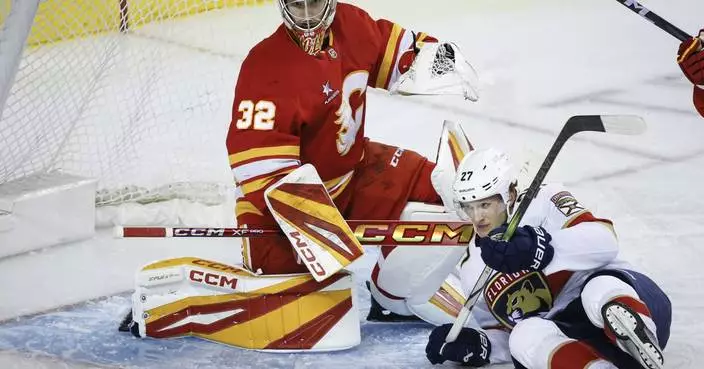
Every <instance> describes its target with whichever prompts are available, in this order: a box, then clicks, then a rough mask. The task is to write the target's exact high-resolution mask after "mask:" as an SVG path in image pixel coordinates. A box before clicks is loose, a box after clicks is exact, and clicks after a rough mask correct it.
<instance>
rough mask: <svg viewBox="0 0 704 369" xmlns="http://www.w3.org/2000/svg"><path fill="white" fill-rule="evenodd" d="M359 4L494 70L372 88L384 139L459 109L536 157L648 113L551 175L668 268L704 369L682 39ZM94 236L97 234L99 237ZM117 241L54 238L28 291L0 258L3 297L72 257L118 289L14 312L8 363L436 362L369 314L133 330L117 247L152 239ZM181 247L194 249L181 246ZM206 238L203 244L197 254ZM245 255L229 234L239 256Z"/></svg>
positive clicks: (485, 8)
mask: <svg viewBox="0 0 704 369" xmlns="http://www.w3.org/2000/svg"><path fill="white" fill-rule="evenodd" d="M355 3H357V4H360V5H361V6H363V7H365V8H366V9H368V10H369V12H370V13H371V14H372V15H373V16H375V17H385V18H389V19H392V20H394V21H397V22H398V23H400V24H403V25H405V26H407V27H409V28H412V29H418V30H423V31H427V32H430V33H431V34H433V35H436V36H438V37H440V38H442V39H449V40H454V41H457V43H458V44H459V45H460V47H461V49H462V50H463V52H464V53H465V55H466V56H467V58H468V59H469V60H470V61H472V62H473V63H474V65H475V67H476V68H477V70H478V72H479V75H480V77H481V78H482V81H483V82H482V86H481V91H480V92H481V99H480V101H479V102H478V103H475V104H472V103H469V102H464V101H460V100H458V99H454V98H433V97H412V98H401V97H395V96H388V95H385V94H384V93H382V92H375V91H370V92H369V103H368V105H367V106H368V108H367V111H368V116H367V125H366V132H367V135H368V136H369V137H371V138H373V139H376V140H381V141H383V142H386V143H389V144H396V145H400V146H403V147H406V148H409V149H414V150H416V151H418V152H420V153H422V154H424V155H428V156H432V155H434V149H435V147H436V141H437V139H438V137H439V135H440V126H441V122H442V120H443V119H451V120H457V121H459V122H462V124H463V126H464V128H465V130H466V131H467V133H468V134H469V136H470V138H471V139H472V141H473V143H474V144H475V145H476V146H488V145H495V146H499V147H501V148H503V149H506V150H508V151H510V152H512V153H514V154H525V153H526V152H534V154H535V155H536V156H538V157H540V156H541V155H543V154H544V153H545V152H547V149H548V147H549V144H550V143H551V142H552V140H553V138H554V136H555V134H556V133H557V131H558V130H559V128H560V127H561V125H562V124H563V123H564V121H565V120H566V119H567V118H568V117H569V116H571V115H579V114H637V115H640V116H642V117H643V118H644V119H645V120H646V122H647V124H648V126H649V130H648V132H646V133H645V134H644V135H642V136H638V137H606V136H603V135H599V134H583V135H581V136H578V137H576V138H575V139H574V141H571V142H570V143H568V144H567V146H566V147H565V150H564V153H563V154H561V156H560V158H559V159H558V160H557V162H556V164H555V166H554V167H553V170H552V171H551V172H550V174H549V176H548V180H554V181H562V182H565V183H566V184H567V185H568V186H570V187H571V189H573V190H574V191H573V192H574V193H575V195H576V196H577V197H579V198H580V199H581V200H583V202H584V203H586V204H587V205H589V206H591V207H592V208H593V209H594V212H595V214H596V215H597V216H599V217H605V218H610V219H612V220H613V221H614V223H615V227H616V230H617V232H618V235H619V238H620V242H621V246H622V253H623V256H624V257H625V258H627V259H629V260H630V261H632V262H633V263H634V264H636V265H637V266H639V267H640V269H641V270H642V271H644V272H646V273H648V274H649V275H651V276H652V277H653V278H654V279H655V280H656V281H658V282H659V283H660V284H661V285H662V287H663V288H664V290H665V291H666V292H668V294H669V295H670V297H671V299H672V302H673V309H674V315H673V319H674V320H673V325H672V335H671V340H670V343H669V345H668V347H667V349H666V351H665V353H666V366H667V367H668V368H699V367H700V363H701V362H703V361H704V343H702V341H703V338H704V334H702V331H703V330H704V329H703V328H704V327H703V325H702V323H701V311H702V309H703V308H704V292H702V288H701V285H702V283H703V282H704V278H702V274H701V261H702V257H701V251H702V246H701V245H700V242H701V239H702V238H704V227H703V226H702V224H704V213H703V212H702V208H703V205H704V201H703V200H702V197H701V195H700V194H699V187H700V183H701V180H702V179H703V178H704V175H703V174H702V173H703V172H702V171H703V170H704V169H702V168H704V143H703V142H702V140H703V139H704V119H702V118H701V117H699V116H697V115H696V114H695V112H694V110H693V107H692V106H691V86H690V85H689V84H688V83H687V82H686V81H685V79H684V78H683V77H682V76H681V72H680V70H679V68H678V67H677V65H676V63H675V52H676V49H677V41H676V40H675V39H674V38H672V37H671V36H669V35H667V34H665V33H664V32H662V31H660V30H659V29H657V28H656V27H654V26H653V25H652V24H650V23H648V22H645V21H643V20H642V19H640V18H639V17H638V16H636V15H635V14H633V13H632V12H630V11H628V10H626V9H625V8H623V7H622V6H621V5H619V4H618V3H617V2H615V1H610V0H593V1H589V2H586V1H582V2H580V1H575V0H561V1H558V0H535V1H530V2H526V1H502V2H497V1H491V0H476V1H466V0H435V1H432V2H413V4H412V5H410V4H409V3H410V2H408V1H402V0H386V1H383V2H380V1H371V0H364V1H362V0H360V1H355ZM646 5H647V6H648V7H650V8H651V9H653V10H655V11H656V12H658V13H659V14H660V15H661V16H663V17H666V18H668V19H669V20H670V21H671V22H672V23H674V24H676V25H678V26H680V27H681V28H683V29H685V30H687V31H689V32H694V31H695V30H698V29H699V28H700V27H701V26H703V25H704V24H702V17H701V16H694V15H696V14H704V2H702V1H699V0H680V1H673V0H669V1H666V0H651V1H648V2H647V4H646ZM275 21H276V11H275V9H274V8H273V7H270V8H265V9H260V10H259V11H251V12H248V13H247V18H246V22H251V27H262V28H265V29H273V27H274V25H275ZM212 22H213V23H212V24H213V25H216V24H217V23H215V22H223V27H224V28H226V27H227V25H228V24H231V22H233V21H232V20H231V19H227V18H225V17H222V16H218V17H216V18H214V19H213V20H212ZM238 22H242V20H241V19H240V20H238ZM193 32H197V31H196V30H195V28H194V31H193ZM259 33H261V34H262V35H263V34H266V32H263V31H262V32H259ZM224 37H236V36H232V35H228V34H225V35H224ZM206 41H207V40H206ZM184 78H187V76H184ZM323 82H324V81H323ZM223 124H227V122H223ZM99 237H101V236H99ZM91 242H92V243H94V244H95V245H98V246H99V247H97V246H96V248H93V249H90V245H91ZM111 242H117V241H111V240H110V239H104V238H100V239H96V240H92V241H89V242H88V243H82V244H81V245H78V246H72V245H65V246H61V247H62V249H60V250H57V251H47V252H48V253H52V252H55V253H57V254H58V253H61V254H62V255H64V256H63V257H62V258H61V259H60V260H61V264H60V265H59V264H55V266H54V269H51V268H52V266H51V265H52V264H51V263H50V262H49V261H46V262H44V263H43V264H41V265H42V266H43V267H44V268H49V269H48V270H47V269H43V270H42V273H45V274H44V275H47V276H49V278H42V279H37V280H35V281H34V282H33V285H32V288H33V289H31V290H28V289H27V288H26V287H25V286H26V283H25V284H23V283H20V282H16V283H13V281H12V279H9V278H12V276H13V275H14V276H16V277H17V278H20V277H22V278H26V277H24V276H23V275H21V274H19V273H20V272H19V271H21V270H22V269H17V268H18V267H17V266H13V265H14V264H12V263H13V260H12V258H10V260H7V259H5V260H0V274H2V271H3V270H18V272H16V273H13V274H10V275H8V274H2V276H3V277H4V279H5V280H3V283H2V285H1V286H0V290H2V291H1V292H3V293H2V294H0V296H3V298H10V297H8V296H12V298H13V303H16V301H14V300H15V299H18V300H20V301H21V299H23V298H25V297H23V296H24V295H27V294H31V295H32V296H34V298H36V296H42V293H46V295H47V296H51V293H50V292H42V291H50V290H51V288H52V287H51V284H50V283H49V281H50V280H51V278H50V276H51V273H55V274H57V275H58V274H63V275H65V274H66V273H71V270H70V269H71V264H70V263H71V260H73V259H75V260H81V261H82V264H81V265H82V267H84V268H86V269H85V271H84V274H83V276H82V278H71V279H69V280H68V281H66V280H64V279H60V278H59V280H61V281H62V283H73V284H75V286H74V289H75V290H76V292H74V296H72V297H75V299H73V300H75V301H82V300H85V299H86V298H88V297H90V296H93V297H97V296H100V295H102V294H106V295H111V296H109V297H106V298H103V299H99V300H96V301H91V302H87V303H82V304H79V305H77V306H75V307H73V308H70V309H66V310H62V311H57V312H51V313H47V314H42V315H38V316H34V317H28V318H22V319H19V320H12V321H9V322H6V323H5V324H3V325H2V326H0V367H2V368H12V367H18V368H33V367H47V368H55V367H58V368H63V367H77V366H79V365H88V367H90V366H91V365H95V366H100V367H104V366H107V367H114V366H119V367H151V368H250V367H258V368H264V367H271V368H380V367H381V368H410V367H415V368H422V367H431V366H430V365H429V364H428V363H427V362H426V360H425V358H424V353H423V348H424V346H425V343H426V339H427V334H428V332H429V327H427V326H425V325H408V324H405V325H397V326H389V325H372V324H363V328H362V345H360V346H359V347H357V348H355V349H353V350H349V351H346V352H340V353H331V354H296V355H294V354H284V355H275V354H264V353H258V352H249V351H244V350H239V349H233V348H229V347H224V346H221V345H217V344H213V343H208V342H203V341H198V340H195V339H179V340H172V341H156V340H138V339H135V338H132V337H131V336H129V335H124V334H119V333H118V332H117V331H116V325H117V324H118V322H119V320H120V318H121V317H122V315H123V314H124V313H125V311H126V310H127V309H128V305H129V303H128V299H127V296H126V295H125V294H117V295H114V294H115V293H116V292H119V291H126V290H128V289H129V286H130V285H131V283H132V281H131V277H129V276H130V275H131V274H132V271H131V270H130V269H129V268H133V267H134V266H133V265H131V264H130V263H127V262H124V261H123V260H122V259H125V258H127V257H128V256H129V255H130V254H138V253H140V252H141V251H140V250H144V249H150V248H151V247H152V245H154V243H150V242H148V241H141V240H120V241H119V242H120V243H116V244H115V245H116V248H115V249H112V250H111V249H110V244H111ZM128 243H129V246H127V244H128ZM178 250H179V252H183V253H184V255H185V254H186V251H185V250H184V248H183V245H179V248H178ZM218 250H220V249H218ZM111 252H112V253H119V252H122V254H120V255H121V256H119V257H118V256H116V255H112V254H111ZM150 252H151V254H150V255H151V256H153V257H156V256H163V257H165V256H173V255H172V254H173V250H168V248H166V247H163V245H160V246H159V249H150ZM203 252H206V251H204V249H203V248H202V246H199V247H198V249H194V250H193V252H188V253H189V254H196V255H197V254H199V253H203ZM210 252H211V253H212V250H210ZM72 253H73V254H72ZM236 254H237V251H236V247H235V246H233V251H232V253H231V254H228V258H231V257H232V255H236ZM42 255H43V253H38V255H37V258H40V257H41V256H42ZM106 255H109V256H108V257H106ZM27 257H28V256H26V255H25V256H23V258H27ZM45 258H47V259H48V256H46V255H45ZM57 260H59V259H57ZM88 262H92V263H93V264H95V265H97V266H99V267H100V269H102V271H101V273H107V274H109V275H110V276H111V280H110V281H109V282H110V283H107V284H106V283H105V281H104V280H101V278H100V277H99V276H100V275H102V274H98V272H97V271H95V270H96V269H95V268H93V269H89V268H87V267H86V266H85V265H87V264H88ZM372 262H373V252H372V254H371V255H369V256H367V257H366V258H365V260H364V261H363V262H361V263H360V264H359V265H357V266H356V268H357V270H358V272H359V273H358V274H357V276H356V278H357V279H358V282H359V284H360V286H361V283H362V281H363V279H364V278H365V277H366V275H367V274H368V270H369V268H370V266H371V263H372ZM22 265H26V266H29V265H32V264H29V263H27V264H22ZM11 268H15V269H11ZM125 269H127V270H125ZM23 270H24V271H27V267H25V269H23ZM91 273H96V274H95V275H93V274H91ZM46 279H48V280H46ZM104 285H105V287H104ZM13 286H22V288H19V287H13ZM81 291H90V293H87V294H86V293H82V292H81ZM101 291H102V292H101ZM358 295H359V296H358V297H359V305H360V307H361V309H363V310H364V311H362V314H361V315H362V316H365V315H366V309H367V306H368V294H367V293H366V291H365V290H364V289H363V288H360V289H359V291H358ZM70 297H71V296H70ZM3 303H4V302H0V304H3ZM446 367H453V366H452V365H446Z"/></svg>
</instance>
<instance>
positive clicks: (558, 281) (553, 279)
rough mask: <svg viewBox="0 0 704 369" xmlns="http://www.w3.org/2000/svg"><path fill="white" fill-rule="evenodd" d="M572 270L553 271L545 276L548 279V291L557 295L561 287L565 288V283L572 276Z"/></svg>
mask: <svg viewBox="0 0 704 369" xmlns="http://www.w3.org/2000/svg"><path fill="white" fill-rule="evenodd" d="M573 274H574V272H570V271H568V270H561V271H559V272H555V273H552V274H550V275H549V276H547V280H548V287H550V293H552V295H553V296H558V295H559V294H560V292H562V289H563V288H565V285H566V284H567V281H568V280H569V279H570V277H572V275H573Z"/></svg>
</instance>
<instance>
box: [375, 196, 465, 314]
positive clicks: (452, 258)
mask: <svg viewBox="0 0 704 369" xmlns="http://www.w3.org/2000/svg"><path fill="white" fill-rule="evenodd" d="M458 219H459V218H458V217H457V215H456V214H455V213H446V212H444V209H443V207H442V206H439V205H430V204H423V203H418V202H411V203H408V205H406V208H405V209H404V211H403V213H402V215H401V220H423V221H458ZM465 251H466V248H465V247H434V246H430V247H397V248H394V249H393V250H391V251H390V252H388V253H386V255H384V253H382V254H380V255H379V260H378V265H379V272H378V275H377V278H376V280H375V283H376V285H377V286H378V287H379V288H380V289H382V290H383V291H385V292H386V293H387V294H389V295H392V296H394V297H395V299H394V300H393V301H389V302H397V301H396V300H401V299H405V302H406V304H407V305H409V306H410V305H422V304H425V303H427V302H428V300H430V298H431V297H432V296H433V294H435V293H436V291H438V289H439V288H440V286H441V285H442V284H443V282H444V281H445V279H446V278H447V276H448V275H449V274H450V273H454V272H455V271H456V267H457V263H458V262H459V261H460V259H461V258H462V256H463V255H464V254H465ZM375 297H377V296H375ZM378 302H379V303H380V305H382V306H384V307H385V308H387V309H389V310H391V311H394V312H396V313H401V312H400V311H397V310H399V308H398V307H394V306H390V305H386V304H384V301H383V299H382V300H378ZM394 308H395V309H394ZM405 315H408V314H407V313H406V314H405ZM419 317H420V318H421V319H423V320H426V317H424V316H421V315H419ZM432 320H437V319H436V318H433V319H432ZM426 321H428V322H432V321H431V320H426Z"/></svg>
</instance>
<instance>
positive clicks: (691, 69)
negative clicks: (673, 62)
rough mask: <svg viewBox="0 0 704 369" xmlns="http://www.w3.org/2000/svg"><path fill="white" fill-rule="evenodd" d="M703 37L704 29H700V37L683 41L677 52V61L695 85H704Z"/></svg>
mask: <svg viewBox="0 0 704 369" xmlns="http://www.w3.org/2000/svg"><path fill="white" fill-rule="evenodd" d="M702 38H704V29H703V30H701V31H699V37H693V38H691V39H689V40H687V41H683V42H682V43H681V44H680V49H679V51H678V52H677V63H678V64H679V65H680V68H682V72H683V73H684V75H685V76H686V77H687V79H688V80H689V81H690V82H692V83H693V84H695V85H704V50H702Z"/></svg>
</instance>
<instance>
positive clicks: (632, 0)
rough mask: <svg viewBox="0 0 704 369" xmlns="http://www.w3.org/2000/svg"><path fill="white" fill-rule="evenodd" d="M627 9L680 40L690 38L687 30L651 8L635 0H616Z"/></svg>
mask: <svg viewBox="0 0 704 369" xmlns="http://www.w3.org/2000/svg"><path fill="white" fill-rule="evenodd" d="M616 1H618V2H619V3H621V4H622V5H623V6H625V7H626V8H628V9H631V11H633V12H634V13H636V14H638V15H640V16H641V17H643V18H645V19H647V20H648V21H650V22H651V23H653V24H654V25H656V26H658V27H660V29H661V30H663V31H665V32H667V33H669V34H670V35H672V37H674V38H676V39H678V40H680V41H686V40H689V39H691V38H692V36H690V35H689V34H688V33H687V32H685V31H683V30H681V29H679V28H678V27H676V26H675V25H673V24H672V23H670V22H668V21H666V20H665V19H663V18H662V17H661V16H659V15H657V14H656V13H654V12H653V11H652V10H650V9H648V8H646V7H645V6H643V5H641V4H639V3H638V1H636V0H616Z"/></svg>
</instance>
